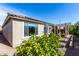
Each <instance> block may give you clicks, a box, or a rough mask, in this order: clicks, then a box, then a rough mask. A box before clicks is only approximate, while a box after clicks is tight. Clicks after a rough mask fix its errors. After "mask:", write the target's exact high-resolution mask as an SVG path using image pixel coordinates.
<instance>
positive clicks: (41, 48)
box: [16, 33, 62, 56]
mask: <svg viewBox="0 0 79 59" xmlns="http://www.w3.org/2000/svg"><path fill="white" fill-rule="evenodd" d="M58 48H59V37H58V36H55V35H54V34H53V33H51V34H50V35H49V36H48V35H43V36H41V37H37V36H32V37H31V39H29V40H27V41H26V40H25V41H23V42H22V43H21V45H20V46H18V47H17V48H16V49H17V51H16V55H18V56H57V55H58V56H60V55H62V54H61V52H60V51H59V50H58Z"/></svg>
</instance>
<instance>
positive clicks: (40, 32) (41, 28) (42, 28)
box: [38, 24, 44, 36]
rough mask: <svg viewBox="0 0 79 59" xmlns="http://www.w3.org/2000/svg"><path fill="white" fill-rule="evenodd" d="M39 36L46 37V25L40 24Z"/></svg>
mask: <svg viewBox="0 0 79 59" xmlns="http://www.w3.org/2000/svg"><path fill="white" fill-rule="evenodd" d="M38 35H39V36H41V35H44V25H42V24H38Z"/></svg>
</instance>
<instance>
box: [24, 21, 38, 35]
mask: <svg viewBox="0 0 79 59" xmlns="http://www.w3.org/2000/svg"><path fill="white" fill-rule="evenodd" d="M37 34H38V26H37V23H33V22H25V23H24V36H27V35H29V36H30V35H37Z"/></svg>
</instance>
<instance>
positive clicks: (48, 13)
mask: <svg viewBox="0 0 79 59" xmlns="http://www.w3.org/2000/svg"><path fill="white" fill-rule="evenodd" d="M7 12H9V13H15V14H20V15H24V16H29V17H32V18H36V19H39V20H42V21H46V22H49V23H54V24H59V21H60V22H61V23H65V22H71V23H73V24H74V23H75V22H76V21H78V20H79V4H77V3H76V4H73V3H72V4H67V3H65V4H64V3H63V4H62V3H49V4H45V3H40V4H38V3H35V4H34V3H29V4H27V3H26V4H23V3H22V4H21V3H16V4H15V3H13V4H12V3H10V4H0V24H2V23H3V21H4V20H5V18H6V16H7Z"/></svg>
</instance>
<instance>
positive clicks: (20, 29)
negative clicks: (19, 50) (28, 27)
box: [13, 20, 24, 47]
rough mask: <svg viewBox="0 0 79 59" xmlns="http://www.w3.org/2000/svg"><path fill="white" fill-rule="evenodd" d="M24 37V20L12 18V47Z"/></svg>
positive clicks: (17, 44) (18, 43)
mask: <svg viewBox="0 0 79 59" xmlns="http://www.w3.org/2000/svg"><path fill="white" fill-rule="evenodd" d="M23 37H24V21H18V20H13V47H16V46H19V45H20V43H21V42H22V39H23Z"/></svg>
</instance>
